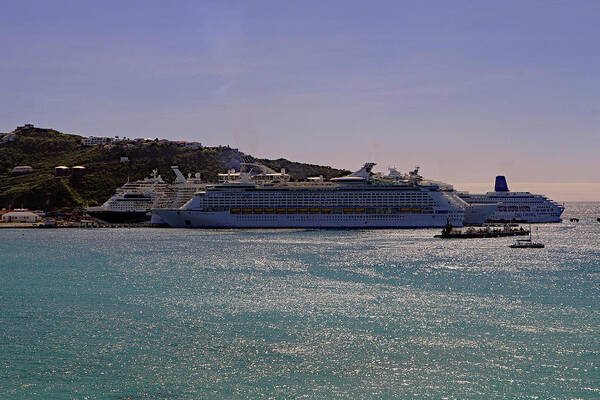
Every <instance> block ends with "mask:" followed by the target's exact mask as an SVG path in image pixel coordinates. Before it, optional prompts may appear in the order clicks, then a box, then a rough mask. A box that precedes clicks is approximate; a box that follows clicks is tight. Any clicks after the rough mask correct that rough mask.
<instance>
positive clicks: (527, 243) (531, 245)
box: [509, 226, 545, 249]
mask: <svg viewBox="0 0 600 400" xmlns="http://www.w3.org/2000/svg"><path fill="white" fill-rule="evenodd" d="M509 247H510V248H511V249H543V248H544V247H545V246H544V244H543V243H536V242H534V241H533V240H532V238H531V226H530V227H529V237H527V239H517V240H516V241H515V243H513V244H511V245H510V246H509Z"/></svg>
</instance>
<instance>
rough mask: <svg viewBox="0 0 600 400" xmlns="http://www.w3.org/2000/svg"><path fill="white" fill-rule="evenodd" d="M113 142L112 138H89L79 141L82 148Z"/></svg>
mask: <svg viewBox="0 0 600 400" xmlns="http://www.w3.org/2000/svg"><path fill="white" fill-rule="evenodd" d="M112 141H113V138H109V137H102V136H90V137H87V138H84V139H81V144H82V145H83V146H98V145H102V144H108V143H111V142H112Z"/></svg>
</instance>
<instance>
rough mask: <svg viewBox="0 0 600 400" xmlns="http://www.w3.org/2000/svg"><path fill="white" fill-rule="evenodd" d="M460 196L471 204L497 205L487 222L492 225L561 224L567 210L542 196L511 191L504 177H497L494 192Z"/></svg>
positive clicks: (462, 194)
mask: <svg viewBox="0 0 600 400" xmlns="http://www.w3.org/2000/svg"><path fill="white" fill-rule="evenodd" d="M458 195H459V196H460V198H461V199H463V200H464V201H466V202H467V203H469V204H496V205H497V208H496V210H495V211H494V212H493V213H492V215H491V216H490V217H489V218H488V219H487V222H492V223H506V222H516V223H538V222H561V221H562V219H561V218H560V216H561V215H562V213H563V211H564V209H565V207H564V206H563V205H560V204H558V203H556V202H554V201H552V200H550V199H548V198H547V197H546V196H544V195H541V194H533V193H530V192H511V191H509V190H508V185H507V183H506V178H505V177H504V176H497V177H496V185H495V188H494V191H493V192H487V193H485V194H471V193H459V194H458Z"/></svg>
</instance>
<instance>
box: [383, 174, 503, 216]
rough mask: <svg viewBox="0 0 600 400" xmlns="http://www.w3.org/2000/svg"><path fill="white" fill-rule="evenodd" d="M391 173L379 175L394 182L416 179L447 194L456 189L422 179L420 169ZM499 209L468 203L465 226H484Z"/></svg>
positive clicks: (492, 205) (491, 205)
mask: <svg viewBox="0 0 600 400" xmlns="http://www.w3.org/2000/svg"><path fill="white" fill-rule="evenodd" d="M388 170H389V173H388V175H385V176H383V175H381V174H379V177H380V178H383V179H388V180H392V181H395V182H410V181H413V180H415V178H416V179H417V180H418V181H419V182H421V183H425V184H428V185H437V186H439V187H440V188H441V189H443V190H445V191H447V192H453V191H454V187H453V186H452V185H450V184H448V183H444V182H439V181H434V180H430V179H424V178H423V177H421V176H420V175H419V174H418V172H419V167H416V168H415V169H414V171H412V172H409V173H408V174H403V173H401V172H400V171H398V170H397V169H396V168H392V167H390V168H388ZM497 208H498V204H497V203H490V204H484V203H470V204H469V203H467V205H466V208H465V215H464V218H463V225H465V226H474V225H483V224H484V223H485V222H486V221H487V219H488V218H489V217H490V216H491V215H492V214H493V213H494V211H496V209H497Z"/></svg>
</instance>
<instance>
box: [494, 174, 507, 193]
mask: <svg viewBox="0 0 600 400" xmlns="http://www.w3.org/2000/svg"><path fill="white" fill-rule="evenodd" d="M494 190H495V191H496V192H508V184H507V183H506V178H505V177H504V176H502V175H498V176H497V177H496V186H495V187H494Z"/></svg>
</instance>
